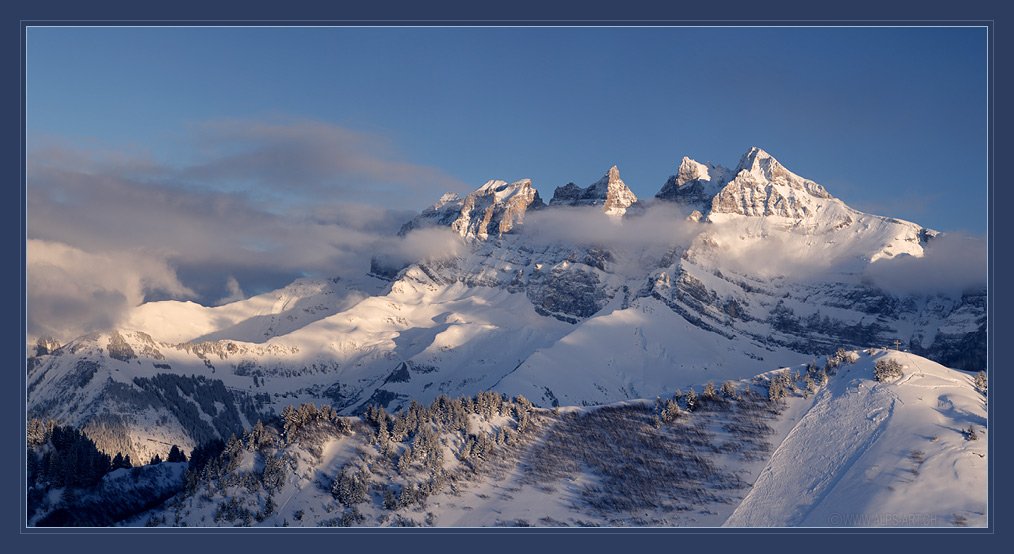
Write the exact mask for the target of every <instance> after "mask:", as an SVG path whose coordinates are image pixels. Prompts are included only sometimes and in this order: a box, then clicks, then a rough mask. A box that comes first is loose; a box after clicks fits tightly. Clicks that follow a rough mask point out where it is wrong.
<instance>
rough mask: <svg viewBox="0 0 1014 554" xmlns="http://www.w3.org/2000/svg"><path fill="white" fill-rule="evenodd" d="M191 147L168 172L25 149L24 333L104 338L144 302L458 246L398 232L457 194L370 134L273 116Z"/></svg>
mask: <svg viewBox="0 0 1014 554" xmlns="http://www.w3.org/2000/svg"><path fill="white" fill-rule="evenodd" d="M191 139H192V143H191V145H190V146H191V147H193V149H194V150H195V151H196V152H198V154H195V158H196V159H195V160H192V161H190V162H187V163H180V164H176V165H170V164H166V163H159V162H156V161H153V160H152V159H150V158H149V157H147V156H145V155H127V154H123V153H110V152H100V151H95V150H84V149H80V148H73V147H67V146H66V145H65V144H59V143H56V142H49V143H47V144H43V145H41V146H38V147H37V148H35V149H33V150H32V151H31V152H30V154H29V158H28V188H27V194H28V198H27V201H28V206H27V213H28V217H27V226H28V229H27V231H28V237H29V239H30V240H29V245H28V267H27V272H28V288H29V295H28V312H29V314H28V332H29V335H30V336H32V337H34V336H42V335H50V336H54V337H56V338H58V339H60V340H67V339H69V338H73V337H75V336H78V335H80V334H83V333H88V332H93V331H100V330H104V329H108V328H109V327H112V326H115V324H116V323H117V321H119V319H120V318H121V317H122V316H123V314H124V313H125V311H126V310H128V309H130V308H131V307H133V306H136V305H138V304H140V303H141V302H144V301H146V300H152V299H167V298H175V299H188V300H195V301H199V302H201V303H204V304H220V303H223V302H227V301H235V300H239V299H241V298H243V297H245V296H246V294H253V293H258V292H262V291H264V290H268V289H271V288H275V287H278V286H282V285H284V284H286V283H288V282H290V281H291V280H293V279H294V278H296V277H299V276H334V275H343V274H349V273H365V272H366V271H367V270H368V269H369V263H370V256H371V255H373V254H376V253H378V252H380V253H390V254H392V255H395V256H398V257H403V258H404V257H410V256H413V255H422V256H433V255H437V254H438V253H439V252H440V251H441V249H446V248H451V249H452V250H451V252H453V248H456V246H454V244H453V243H451V242H449V241H448V240H446V237H441V236H439V233H438V232H436V231H434V232H428V233H423V234H417V233H413V234H410V235H409V236H407V237H404V238H399V237H397V236H396V232H397V230H398V229H399V228H400V226H401V225H402V223H404V222H405V221H406V220H408V219H409V218H410V217H412V215H413V214H414V213H416V212H415V207H417V206H418V205H425V204H426V203H427V202H429V201H431V199H432V198H435V197H438V196H439V195H440V193H442V192H444V191H446V190H448V189H449V188H450V189H452V190H453V189H455V188H457V189H458V190H460V189H461V188H462V187H463V185H461V184H460V183H457V182H456V181H455V180H454V179H453V178H451V177H449V176H447V175H446V174H444V173H443V172H441V171H439V170H437V169H435V168H428V167H425V166H420V165H416V164H412V163H409V162H405V161H403V160H398V159H396V157H395V153H393V152H392V149H391V148H390V145H388V144H386V143H385V142H384V141H383V140H381V139H379V138H376V137H370V136H368V135H364V134H361V133H357V132H354V131H350V130H347V129H343V128H340V127H337V126H333V125H327V124H323V123H318V122H307V121H298V120H296V121H293V120H284V121H271V122H255V121H225V122H222V121H219V122H213V123H210V124H206V125H202V126H198V128H197V129H196V131H195V132H194V135H193V136H191ZM366 198H371V199H373V200H374V201H377V202H380V204H369V203H366V202H363V201H362V200H363V199H366ZM423 199H425V200H423ZM409 206H411V209H409Z"/></svg>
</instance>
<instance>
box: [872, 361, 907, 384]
mask: <svg viewBox="0 0 1014 554" xmlns="http://www.w3.org/2000/svg"><path fill="white" fill-rule="evenodd" d="M901 369H902V367H901V364H900V363H898V361H897V360H893V359H891V358H881V359H879V360H877V363H876V364H874V365H873V376H874V377H876V379H877V381H880V382H884V381H893V380H895V379H898V378H899V377H901V376H902V375H904V373H903V372H902V371H901Z"/></svg>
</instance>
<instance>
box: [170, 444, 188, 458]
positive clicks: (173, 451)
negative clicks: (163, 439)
mask: <svg viewBox="0 0 1014 554" xmlns="http://www.w3.org/2000/svg"><path fill="white" fill-rule="evenodd" d="M165 461H167V462H170V463H178V462H185V461H187V455H186V454H184V453H183V451H182V450H180V447H178V446H176V445H175V444H174V445H173V447H172V448H170V449H169V456H168V457H167V458H166V460H165Z"/></svg>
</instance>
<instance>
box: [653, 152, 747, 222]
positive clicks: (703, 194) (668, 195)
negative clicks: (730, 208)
mask: <svg viewBox="0 0 1014 554" xmlns="http://www.w3.org/2000/svg"><path fill="white" fill-rule="evenodd" d="M732 175H734V173H733V172H731V171H729V170H728V169H727V168H725V167H722V166H720V165H715V164H711V163H709V164H702V163H700V162H697V161H694V160H692V159H690V158H688V157H686V156H684V157H683V160H682V161H681V162H680V166H679V168H678V169H677V170H676V173H675V174H674V175H672V176H671V177H669V180H667V181H666V182H665V184H664V185H662V189H661V190H659V191H658V193H657V194H655V198H657V199H659V200H663V201H667V202H679V203H681V204H685V205H687V206H688V207H690V208H692V209H694V210H697V211H700V212H706V211H708V210H709V209H710V207H711V199H712V198H714V197H715V195H716V194H718V191H720V190H721V189H722V187H723V186H725V184H726V183H727V182H728V181H729V179H730V178H731V177H732Z"/></svg>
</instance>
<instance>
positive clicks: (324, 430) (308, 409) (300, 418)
mask: <svg viewBox="0 0 1014 554" xmlns="http://www.w3.org/2000/svg"><path fill="white" fill-rule="evenodd" d="M258 423H260V422H258ZM255 427H256V426H255ZM260 429H261V430H263V429H264V427H263V424H261V427H260ZM351 430H352V426H351V425H349V423H348V422H347V421H346V420H345V418H343V417H342V416H340V415H338V412H336V411H335V409H334V408H332V407H331V406H330V405H327V404H325V405H324V406H322V407H321V408H317V406H316V405H314V404H302V405H301V406H299V407H298V408H293V407H292V406H286V407H285V409H283V410H282V435H283V436H284V437H285V442H286V443H287V444H293V443H297V442H308V443H312V444H317V443H319V442H320V439H321V438H322V437H323V436H331V435H334V434H336V433H337V434H340V435H347V434H348V433H349V432H351Z"/></svg>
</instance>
